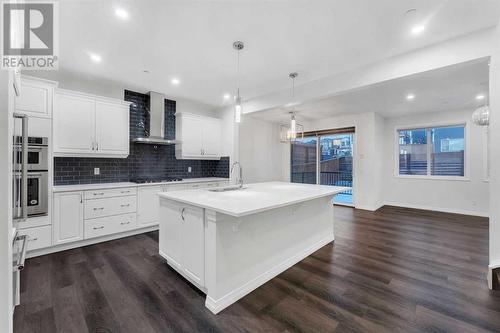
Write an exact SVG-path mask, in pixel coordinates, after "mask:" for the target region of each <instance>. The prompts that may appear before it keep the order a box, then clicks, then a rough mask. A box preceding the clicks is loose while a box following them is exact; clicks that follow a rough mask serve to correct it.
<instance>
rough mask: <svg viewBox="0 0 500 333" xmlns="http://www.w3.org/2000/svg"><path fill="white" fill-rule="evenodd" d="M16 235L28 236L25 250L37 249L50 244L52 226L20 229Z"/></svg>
mask: <svg viewBox="0 0 500 333" xmlns="http://www.w3.org/2000/svg"><path fill="white" fill-rule="evenodd" d="M18 235H19V236H22V235H26V236H28V245H27V248H26V251H32V250H38V249H42V248H44V247H49V246H51V245H52V226H51V225H45V226H43V227H33V228H26V229H20V230H19V231H18Z"/></svg>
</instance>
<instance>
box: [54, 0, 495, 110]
mask: <svg viewBox="0 0 500 333" xmlns="http://www.w3.org/2000/svg"><path fill="white" fill-rule="evenodd" d="M116 6H119V7H121V8H123V9H125V10H127V11H128V12H129V15H130V17H129V19H128V20H121V19H119V18H118V17H116V15H115V14H114V10H115V8H116ZM410 8H417V9H418V11H417V14H416V15H413V16H410V17H408V16H405V15H404V13H405V12H406V11H407V10H408V9H410ZM499 12H500V2H499V1H497V0H453V1H450V0H448V1H447V0H418V1H417V0H377V1H374V0H335V1H333V0H330V1H323V0H315V1H309V0H297V1H285V0H275V1H270V0H268V1H264V0H252V1H250V0H232V1H231V0H218V1H210V0H207V1H191V0H177V1H165V0H147V1H146V0H141V1H139V0H136V1H132V0H129V1H118V0H73V1H71V0H62V1H60V70H61V71H62V72H63V73H64V72H67V73H71V74H75V73H77V74H78V73H85V74H86V75H92V76H94V77H96V78H98V79H103V80H107V81H115V82H119V83H120V84H122V85H125V86H127V87H130V88H139V89H142V90H144V91H146V90H155V91H159V92H162V93H165V94H166V95H167V96H168V97H170V98H175V97H184V98H190V99H194V100H198V101H200V102H204V103H207V104H210V105H212V106H214V107H216V106H221V105H222V104H223V100H222V95H223V94H224V93H232V92H234V88H235V81H236V77H235V67H236V65H235V64H236V54H235V51H234V50H233V49H232V43H233V41H235V40H242V41H244V42H245V45H246V46H245V49H244V50H243V51H242V53H241V73H242V78H241V92H242V96H243V98H244V99H248V98H253V97H256V96H259V95H262V94H265V93H269V92H272V91H276V90H280V89H283V88H285V87H288V86H289V79H288V77H287V76H288V73H289V72H292V71H297V72H299V73H300V82H301V83H305V82H308V81H311V80H314V79H317V78H320V77H324V76H327V75H332V74H335V73H339V72H345V71H346V70H349V69H353V68H356V67H359V66H361V65H364V64H367V63H371V62H374V61H377V60H381V59H383V58H387V57H389V56H394V55H396V54H401V53H404V52H408V51H411V50H414V49H417V48H421V47H423V46H427V45H430V44H433V43H437V42H440V41H443V40H446V39H449V38H452V37H456V36H459V35H463V34H466V33H469V32H472V31H475V30H478V29H483V28H487V27H491V26H494V25H496V23H497V22H498V18H499ZM421 22H423V23H424V24H425V25H426V27H427V29H426V31H425V32H424V33H423V34H422V35H421V36H418V37H415V36H411V35H410V32H409V31H410V29H411V27H412V26H413V25H415V24H417V23H418V24H420V23H421ZM88 52H93V53H97V54H99V55H101V57H102V61H101V63H98V64H95V63H93V62H92V61H91V60H90V59H89V56H88ZM143 70H149V71H150V72H151V73H150V74H145V73H143ZM173 77H176V78H179V79H180V81H181V84H180V85H178V86H172V85H171V83H170V81H171V79H172V78H173Z"/></svg>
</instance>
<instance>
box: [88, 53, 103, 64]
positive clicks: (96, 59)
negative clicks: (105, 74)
mask: <svg viewBox="0 0 500 333" xmlns="http://www.w3.org/2000/svg"><path fill="white" fill-rule="evenodd" d="M89 57H90V60H92V61H93V62H96V63H97V62H101V60H102V58H101V56H100V55H98V54H96V53H89Z"/></svg>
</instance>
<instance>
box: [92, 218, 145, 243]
mask: <svg viewBox="0 0 500 333" xmlns="http://www.w3.org/2000/svg"><path fill="white" fill-rule="evenodd" d="M135 220H136V215H135V213H132V214H123V215H115V216H107V217H101V218H97V219H90V220H85V233H84V235H85V239H89V238H94V237H100V236H106V235H111V234H117V233H120V232H125V231H129V230H132V229H136V223H135Z"/></svg>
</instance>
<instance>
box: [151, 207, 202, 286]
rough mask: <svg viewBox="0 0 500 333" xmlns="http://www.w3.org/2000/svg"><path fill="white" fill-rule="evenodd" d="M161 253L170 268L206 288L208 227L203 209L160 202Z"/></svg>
mask: <svg viewBox="0 0 500 333" xmlns="http://www.w3.org/2000/svg"><path fill="white" fill-rule="evenodd" d="M160 211H161V216H163V217H164V218H163V219H162V220H161V221H160V237H159V239H160V244H159V246H160V253H161V254H162V255H164V256H165V257H166V259H167V261H168V262H169V263H170V265H172V266H174V267H175V268H177V269H178V270H179V271H181V272H182V273H183V274H184V275H185V276H186V277H187V278H190V279H191V280H192V281H193V282H195V283H197V284H198V285H199V286H201V287H204V286H205V227H204V216H203V214H204V210H203V209H202V208H198V207H194V206H190V205H182V204H177V203H172V202H167V201H163V200H162V201H161V202H160Z"/></svg>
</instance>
